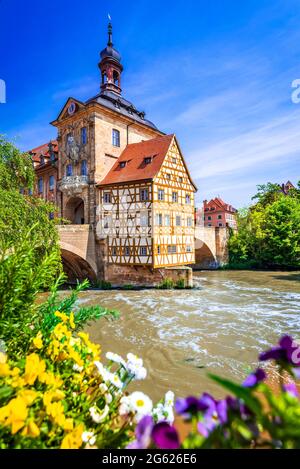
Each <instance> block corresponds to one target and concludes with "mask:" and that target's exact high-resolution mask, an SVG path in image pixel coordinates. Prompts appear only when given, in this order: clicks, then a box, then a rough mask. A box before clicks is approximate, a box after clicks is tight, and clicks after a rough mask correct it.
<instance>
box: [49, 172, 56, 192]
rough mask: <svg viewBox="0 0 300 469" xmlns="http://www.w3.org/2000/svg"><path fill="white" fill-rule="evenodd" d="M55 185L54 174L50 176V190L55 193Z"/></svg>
mask: <svg viewBox="0 0 300 469" xmlns="http://www.w3.org/2000/svg"><path fill="white" fill-rule="evenodd" d="M54 184H55V178H54V176H53V174H51V176H49V190H50V191H54Z"/></svg>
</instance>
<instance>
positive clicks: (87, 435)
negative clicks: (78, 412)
mask: <svg viewBox="0 0 300 469" xmlns="http://www.w3.org/2000/svg"><path fill="white" fill-rule="evenodd" d="M81 438H82V441H83V442H84V443H89V444H90V445H94V444H95V443H96V437H95V434H94V433H93V432H83V433H82V435H81Z"/></svg>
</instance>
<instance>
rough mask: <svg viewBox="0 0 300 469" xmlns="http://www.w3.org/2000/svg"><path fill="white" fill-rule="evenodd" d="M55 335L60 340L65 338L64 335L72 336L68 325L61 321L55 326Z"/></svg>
mask: <svg viewBox="0 0 300 469" xmlns="http://www.w3.org/2000/svg"><path fill="white" fill-rule="evenodd" d="M53 335H54V337H56V338H57V339H58V340H61V339H63V338H64V337H67V338H70V337H71V335H72V334H71V332H70V331H69V330H68V328H67V326H66V325H65V324H63V323H61V322H60V323H59V324H57V325H56V326H55V328H54V329H53Z"/></svg>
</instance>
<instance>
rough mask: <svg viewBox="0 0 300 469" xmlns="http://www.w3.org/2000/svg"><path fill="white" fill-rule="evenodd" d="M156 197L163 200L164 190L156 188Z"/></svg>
mask: <svg viewBox="0 0 300 469" xmlns="http://www.w3.org/2000/svg"><path fill="white" fill-rule="evenodd" d="M157 198H158V200H165V191H164V190H163V189H158V192H157Z"/></svg>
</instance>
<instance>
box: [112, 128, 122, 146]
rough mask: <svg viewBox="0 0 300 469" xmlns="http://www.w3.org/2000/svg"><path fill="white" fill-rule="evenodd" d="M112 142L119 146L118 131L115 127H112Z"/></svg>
mask: <svg viewBox="0 0 300 469" xmlns="http://www.w3.org/2000/svg"><path fill="white" fill-rule="evenodd" d="M112 144H113V146H114V147H119V146H120V132H119V130H117V129H112Z"/></svg>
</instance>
